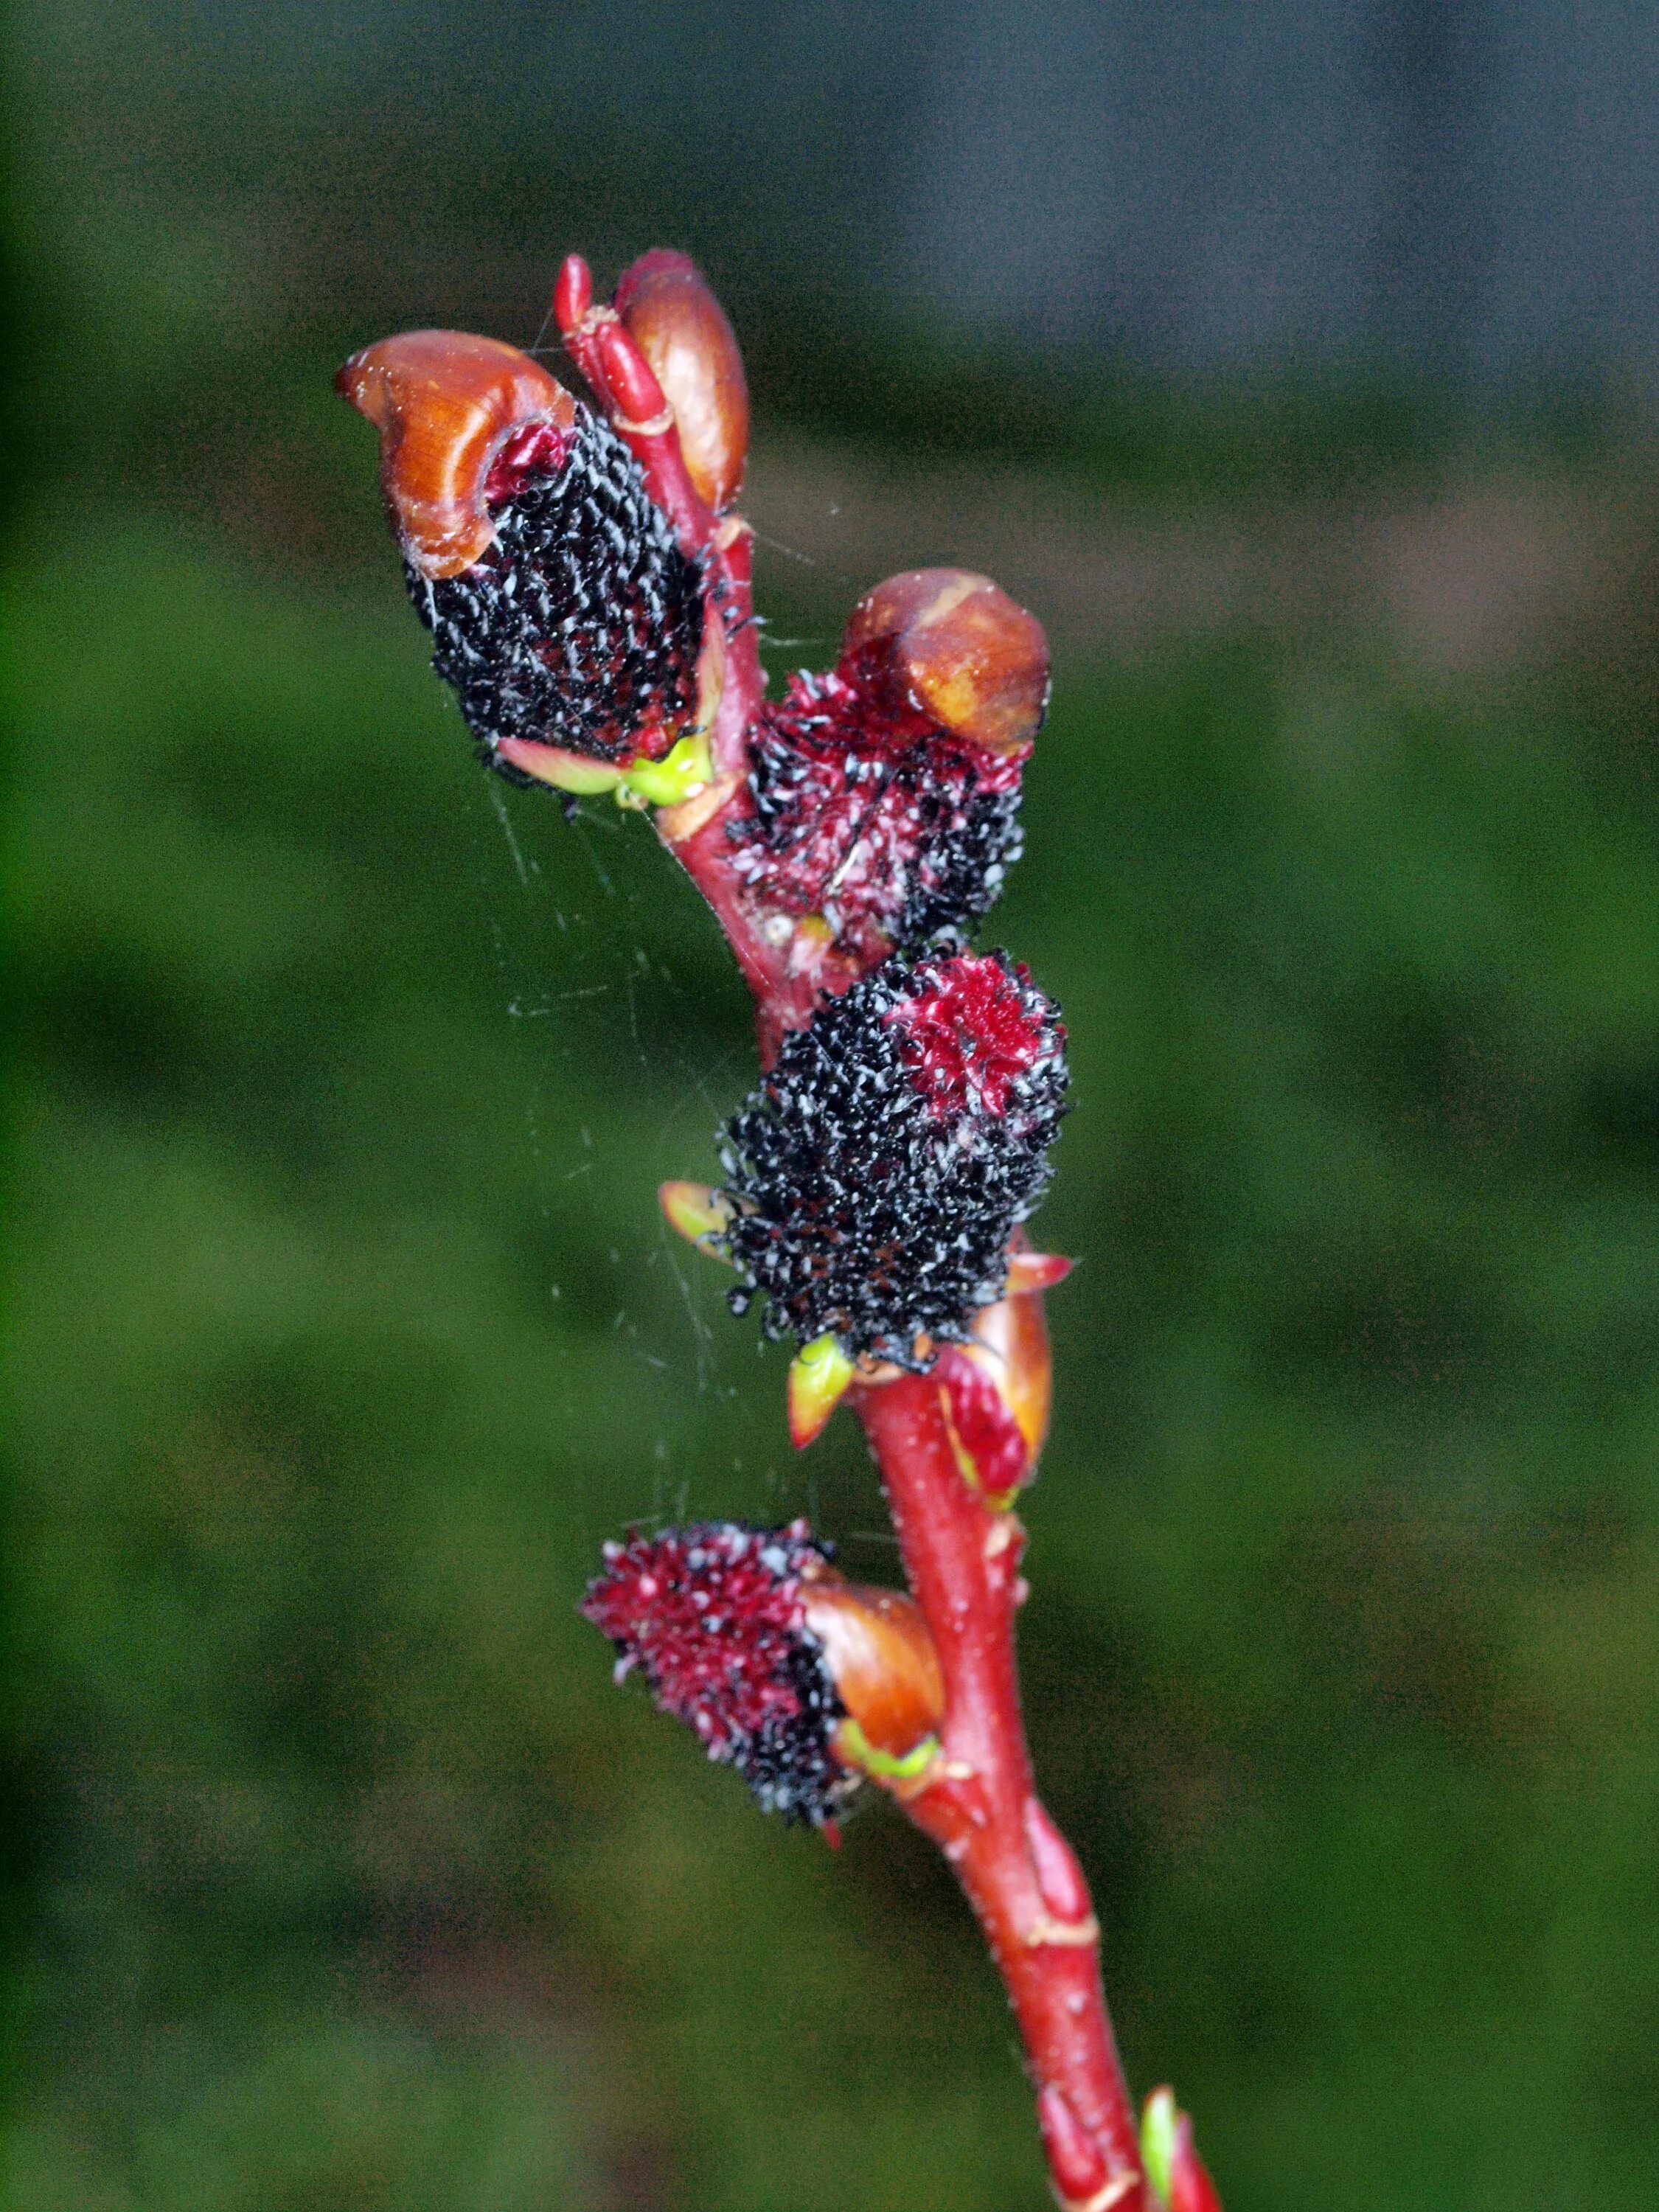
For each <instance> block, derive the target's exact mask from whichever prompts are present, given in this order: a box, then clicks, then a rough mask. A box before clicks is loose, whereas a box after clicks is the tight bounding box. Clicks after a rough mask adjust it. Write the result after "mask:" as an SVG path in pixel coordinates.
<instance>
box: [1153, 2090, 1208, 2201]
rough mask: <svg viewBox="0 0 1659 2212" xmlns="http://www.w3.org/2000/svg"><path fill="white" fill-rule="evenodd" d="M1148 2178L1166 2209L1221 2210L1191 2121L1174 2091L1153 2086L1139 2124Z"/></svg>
mask: <svg viewBox="0 0 1659 2212" xmlns="http://www.w3.org/2000/svg"><path fill="white" fill-rule="evenodd" d="M1140 2145H1141V2156H1142V2157H1143V2158H1144V2159H1145V2160H1146V2174H1147V2179H1149V2180H1150V2181H1151V2183H1152V2187H1153V2189H1154V2191H1156V2192H1157V2197H1158V2203H1160V2204H1162V2205H1164V2207H1165V2208H1166V2212H1221V2197H1220V2195H1219V2193H1218V2191H1217V2189H1216V2185H1215V2184H1214V2182H1213V2181H1212V2180H1211V2179H1210V2176H1209V2172H1208V2169H1207V2168H1206V2166H1205V2164H1204V2161H1203V2160H1202V2159H1201V2158H1200V2156H1199V2154H1198V2151H1197V2149H1196V2148H1195V2147H1194V2142H1193V2124H1192V2121H1191V2120H1190V2119H1189V2118H1188V2116H1187V2114H1186V2113H1185V2112H1177V2111H1176V2100H1175V2092H1174V2090H1173V2089H1170V2088H1168V2087H1164V2088H1161V2089H1154V2090H1153V2092H1152V2095H1151V2096H1150V2097H1148V2098H1147V2100H1146V2112H1145V2115H1144V2117H1143V2118H1142V2120H1141V2124H1140Z"/></svg>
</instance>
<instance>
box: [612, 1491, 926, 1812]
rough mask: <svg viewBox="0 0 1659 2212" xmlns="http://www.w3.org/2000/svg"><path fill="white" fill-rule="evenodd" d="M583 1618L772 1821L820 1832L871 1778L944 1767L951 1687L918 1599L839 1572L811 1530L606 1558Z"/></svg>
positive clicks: (693, 1531) (713, 1534)
mask: <svg viewBox="0 0 1659 2212" xmlns="http://www.w3.org/2000/svg"><path fill="white" fill-rule="evenodd" d="M581 1610H582V1613H583V1614H584V1616H585V1617H586V1619H587V1620H591V1621H592V1623H593V1624H594V1626H596V1627H598V1628H599V1629H600V1630H602V1631H603V1632H604V1633H605V1635H606V1636H608V1637H609V1638H611V1642H612V1643H613V1644H615V1645H616V1647H617V1651H618V1653H619V1654H620V1655H621V1656H620V1657H619V1658H618V1661H617V1680H622V1679H623V1676H624V1675H626V1674H629V1672H630V1671H631V1670H632V1669H633V1668H635V1667H638V1668H640V1669H641V1672H642V1673H643V1674H644V1675H645V1678H646V1680H647V1682H648V1683H649V1684H650V1686H651V1689H652V1692H653V1695H654V1696H655V1698H656V1701H657V1704H658V1705H659V1707H660V1708H661V1709H662V1711H665V1712H669V1713H672V1714H673V1715H674V1716H675V1717H676V1718H677V1719H679V1720H683V1721H684V1722H686V1723H689V1725H690V1727H692V1728H693V1729H696V1732H697V1734H698V1735H699V1736H700V1737H701V1738H702V1741H703V1743H704V1744H705V1746H706V1747H707V1748H708V1756H709V1757H710V1758H711V1759H719V1760H722V1761H725V1762H728V1763H729V1764H731V1765H734V1766H735V1767H736V1768H737V1769H738V1772H739V1773H740V1774H741V1775H742V1776H743V1778H744V1781H745V1782H747V1783H748V1784H749V1786H750V1789H751V1790H753V1791H754V1793H755V1795H756V1796H757V1798H758V1799H759V1800H760V1803H761V1807H762V1809H763V1811H766V1812H769V1813H781V1814H783V1816H784V1818H785V1820H806V1821H811V1823H812V1824H813V1825H814V1826H823V1824H824V1823H825V1822H826V1821H827V1820H830V1819H832V1818H833V1817H834V1814H835V1812H836V1808H837V1807H838V1806H839V1805H840V1804H841V1803H842V1801H843V1800H844V1799H845V1798H846V1797H847V1796H848V1794H849V1793H850V1792H851V1791H852V1790H854V1789H855V1788H856V1787H857V1785H858V1783H859V1781H860V1778H861V1776H862V1775H864V1774H866V1773H869V1774H878V1775H880V1776H882V1777H884V1778H889V1779H898V1780H905V1779H908V1778H911V1777H914V1776H915V1775H916V1774H919V1773H920V1772H921V1771H923V1770H924V1769H925V1767H926V1765H927V1762H928V1760H929V1759H931V1757H932V1756H933V1748H934V1740H933V1730H934V1729H936V1728H937V1727H938V1725H939V1719H940V1717H941V1716H942V1713H943V1711H944V1689H943V1686H942V1682H941V1680H940V1675H939V1661H938V1658H937V1656H936V1655H935V1653H934V1650H933V1638H931V1637H930V1636H929V1634H928V1632H927V1626H926V1624H925V1623H924V1622H923V1620H922V1619H921V1614H920V1613H919V1612H918V1611H917V1609H916V1607H915V1604H914V1603H913V1602H912V1601H911V1600H910V1599H909V1598H908V1597H906V1596H904V1595H902V1594H901V1593H900V1592H898V1591H896V1590H884V1589H864V1588H861V1587H860V1586H859V1585H857V1584H855V1583H848V1582H847V1581H846V1580H845V1579H844V1578H843V1577H842V1576H841V1575H840V1574H839V1573H837V1571H836V1569H835V1568H834V1567H833V1566H832V1565H830V1564H829V1552H828V1550H827V1549H826V1547H823V1545H820V1544H817V1543H816V1542H815V1541H813V1539H812V1536H811V1532H810V1530H809V1529H808V1528H807V1525H806V1523H805V1522H804V1521H795V1522H791V1523H790V1524H789V1526H788V1527H787V1528H778V1529H754V1528H742V1527H740V1526H738V1524H737V1523H735V1522H701V1523H698V1524H697V1525H696V1526H694V1527H691V1528H670V1529H665V1530H664V1531H663V1532H662V1533H661V1534H659V1535H656V1536H635V1537H634V1538H633V1539H632V1540H631V1541H629V1542H628V1543H627V1544H607V1545H606V1546H605V1572H604V1573H603V1574H602V1575H600V1576H599V1577H597V1579H596V1580H595V1581H593V1582H592V1583H590V1584H589V1585H588V1589H587V1595H586V1597H585V1598H584V1600H583V1601H582V1607H581Z"/></svg>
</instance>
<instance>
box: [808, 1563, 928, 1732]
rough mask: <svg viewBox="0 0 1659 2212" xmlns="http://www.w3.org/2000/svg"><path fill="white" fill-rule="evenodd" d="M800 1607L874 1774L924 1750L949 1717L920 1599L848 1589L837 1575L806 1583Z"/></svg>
mask: <svg viewBox="0 0 1659 2212" xmlns="http://www.w3.org/2000/svg"><path fill="white" fill-rule="evenodd" d="M801 1603H802V1606H803V1608H804V1610H805V1620H806V1626H807V1627H808V1628H809V1629H810V1630H811V1632H812V1634H813V1635H814V1636H815V1637H817V1640H818V1642H819V1643H820V1644H822V1645H823V1656H824V1660H825V1662H826V1663H827V1665H828V1667H829V1674H830V1678H831V1680H833V1681H834V1683H835V1686H836V1696H837V1697H839V1698H840V1699H841V1701H842V1705H845V1706H846V1708H847V1713H848V1718H849V1719H850V1720H852V1721H854V1722H855V1723H857V1725H858V1729H859V1730H860V1735H861V1736H862V1739H863V1741H862V1744H861V1746H860V1749H861V1750H867V1751H872V1752H874V1753H876V1754H877V1755H878V1756H877V1759H876V1760H875V1761H874V1762H871V1763H872V1765H874V1767H875V1770H876V1771H882V1769H883V1766H884V1764H885V1763H886V1762H892V1761H898V1760H902V1759H905V1758H907V1757H908V1755H909V1754H910V1753H913V1752H915V1750H916V1749H917V1748H918V1747H919V1746H922V1745H925V1744H926V1743H927V1741H928V1740H929V1738H931V1737H932V1736H933V1733H934V1731H935V1730H936V1729H938V1727H939V1723H940V1721H941V1720H943V1718H944V1717H945V1678H944V1676H943V1675H942V1674H940V1672H939V1654H938V1653H937V1652H936V1651H935V1650H934V1649H933V1637H932V1635H931V1634H930V1633H929V1632H928V1627H927V1622H926V1621H925V1620H923V1619H922V1617H921V1609H920V1607H918V1606H917V1605H916V1603H915V1600H914V1599H912V1598H908V1597H907V1596H906V1595H904V1593H903V1592H902V1590H893V1589H877V1588H875V1587H873V1586H872V1585H871V1584H868V1583H847V1582H843V1581H842V1579H841V1577H839V1576H838V1575H837V1574H836V1573H835V1571H833V1569H832V1570H830V1571H829V1572H827V1573H825V1574H824V1575H823V1576H822V1577H817V1578H815V1579H813V1580H811V1581H803V1583H802V1587H801Z"/></svg>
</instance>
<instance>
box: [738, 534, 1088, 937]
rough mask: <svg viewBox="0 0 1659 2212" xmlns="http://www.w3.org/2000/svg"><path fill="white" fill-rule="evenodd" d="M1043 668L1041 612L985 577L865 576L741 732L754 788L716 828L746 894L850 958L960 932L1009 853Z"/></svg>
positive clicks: (982, 908) (1044, 693) (987, 895)
mask: <svg viewBox="0 0 1659 2212" xmlns="http://www.w3.org/2000/svg"><path fill="white" fill-rule="evenodd" d="M1047 698H1048V646H1047V643H1046V641H1045V640H1044V638H1043V635H1042V626H1041V625H1040V624H1039V623H1037V622H1036V620H1035V618H1034V617H1032V616H1030V615H1028V614H1027V613H1026V612H1025V611H1024V609H1023V608H1021V607H1018V606H1016V605H1015V604H1014V602H1013V601H1012V599H1009V598H1008V596H1007V594H1006V592H1001V591H999V590H998V588H997V586H995V585H994V584H993V583H992V582H991V581H990V580H989V579H988V578H987V577H984V576H979V575H975V574H971V573H970V572H969V571H967V570H964V569H957V568H923V569H914V570H911V571H908V573H906V574H903V575H899V576H893V577H890V578H889V579H888V580H887V582H886V583H884V584H880V585H878V586H877V587H876V589H875V590H874V591H873V592H870V593H868V594H867V595H866V598H865V599H862V600H860V603H859V605H858V606H857V607H856V608H855V609H854V614H853V618H852V621H851V622H850V623H849V624H848V630H847V635H846V639H845V641H844V642H843V646H842V657H841V659H840V661H839V663H838V664H837V665H836V669H835V670H834V671H833V672H832V673H830V674H829V675H825V676H810V675H805V674H803V675H797V676H795V677H793V678H792V679H791V681H790V684H789V687H788V690H787V693H786V695H785V696H784V698H783V699H782V700H781V701H780V702H777V703H776V704H775V705H771V706H768V707H765V708H763V709H762V712H761V714H760V716H759V718H758V720H757V722H756V724H755V726H754V727H753V729H752V730H751V731H750V739H749V749H750V762H751V767H750V778H749V802H750V803H749V806H748V808H747V810H746V811H745V812H744V814H742V815H741V816H739V817H738V818H736V819H734V820H733V822H732V823H731V825H730V829H729V831H728V836H729V837H730V839H731V842H732V848H733V864H734V866H735V867H736V869H737V872H738V875H739V877H740V878H742V880H743V881H744V883H745V884H747V885H748V887H749V889H750V894H751V896H752V897H753V898H754V900H755V902H756V903H757V905H758V906H760V907H761V908H763V910H764V911H765V912H766V913H767V914H768V915H781V916H782V917H785V918H786V919H787V920H789V921H797V922H799V921H803V920H807V919H809V918H811V919H817V918H821V919H822V921H823V924H824V925H825V926H826V927H827V928H828V931H829V935H830V936H831V938H832V939H834V941H835V942H836V945H839V946H840V947H841V948H842V949H843V950H844V951H847V952H848V953H850V954H851V955H852V956H853V957H854V958H855V959H856V960H857V961H858V962H859V963H860V965H862V966H870V965H872V964H874V963H876V962H878V961H879V960H881V959H882V958H884V957H885V955H886V954H887V952H888V951H890V950H891V949H892V947H894V946H895V945H897V946H899V947H901V948H915V947H917V946H921V945H925V944H927V943H928V942H929V941H930V940H933V939H940V938H949V937H959V936H961V935H963V934H965V933H967V932H968V931H969V930H970V929H971V928H972V927H973V926H974V924H975V922H976V921H979V919H980V917H981V915H984V914H985V913H986V912H987V909H988V908H990V906H991V905H992V904H993V902H994V900H995V899H996V897H997V896H998V894H999V893H1000V890H1001V889H1002V885H1003V882H1004V879H1005V878H1006V874H1007V872H1008V870H1009V868H1011V867H1012V866H1013V864H1014V862H1015V861H1016V860H1018V858H1019V854H1020V845H1021V838H1020V830H1019V822H1018V816H1019V787H1020V774H1021V770H1022V769H1023V768H1024V763H1025V762H1026V761H1027V760H1028V759H1029V758H1030V750H1031V739H1032V738H1033V736H1034V735H1035V734H1036V729H1037V727H1038V726H1039V724H1040V723H1041V720H1042V712H1043V708H1044V705H1045V703H1046V701H1047Z"/></svg>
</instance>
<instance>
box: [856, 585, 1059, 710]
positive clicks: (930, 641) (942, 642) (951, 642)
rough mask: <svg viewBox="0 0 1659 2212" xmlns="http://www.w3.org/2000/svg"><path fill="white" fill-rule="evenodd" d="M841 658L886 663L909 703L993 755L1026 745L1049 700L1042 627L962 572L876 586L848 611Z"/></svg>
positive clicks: (992, 588) (859, 662)
mask: <svg viewBox="0 0 1659 2212" xmlns="http://www.w3.org/2000/svg"><path fill="white" fill-rule="evenodd" d="M849 665H863V666H870V665H879V666H882V667H884V669H885V671H886V672H887V675H888V678H889V680H890V682H891V683H892V684H895V685H896V687H897V689H898V690H900V692H901V693H902V696H904V697H905V698H906V699H907V700H908V702H910V703H911V704H912V705H914V706H915V707H916V708H919V709H920V710H921V712H922V713H924V714H927V715H929V716H931V717H932V719H933V720H934V721H935V722H937V723H939V725H940V726H941V727H943V728H945V729H947V730H950V731H951V732H954V733H955V734H956V735H957V736H958V737H963V738H969V739H971V740H972V742H973V743H974V744H980V745H984V746H986V747H987V749H988V750H990V751H992V752H998V753H1009V752H1014V751H1017V750H1018V749H1019V748H1020V747H1021V746H1023V745H1026V744H1030V741H1031V739H1032V738H1034V737H1035V736H1036V733H1037V731H1038V730H1039V728H1040V727H1041V726H1042V717H1043V714H1044V713H1045V712H1046V710H1047V708H1048V640H1047V639H1046V638H1045V637H1044V635H1043V634H1042V623H1039V622H1038V621H1037V619H1036V616H1035V615H1029V614H1027V613H1026V611H1025V610H1024V607H1020V606H1017V605H1015V604H1014V602H1013V600H1012V599H1010V598H1009V597H1008V594H1007V593H1006V592H1004V591H1000V590H999V589H998V587H997V586H996V585H994V583H993V582H992V581H991V580H990V578H989V577H988V576H978V575H975V574H973V573H972V572H971V571H969V570H968V569H965V568H911V569H908V570H907V571H906V572H905V573H904V574H902V575H898V576H890V577H889V578H888V579H887V580H886V582H885V583H884V584H878V585H877V586H876V588H875V589H874V591H872V592H866V595H865V597H864V598H863V599H860V601H859V603H858V605H857V606H856V607H854V610H853V616H852V620H851V621H850V622H849V623H848V625H847V634H846V636H845V637H844V638H843V640H842V666H843V668H846V667H848V666H849Z"/></svg>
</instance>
